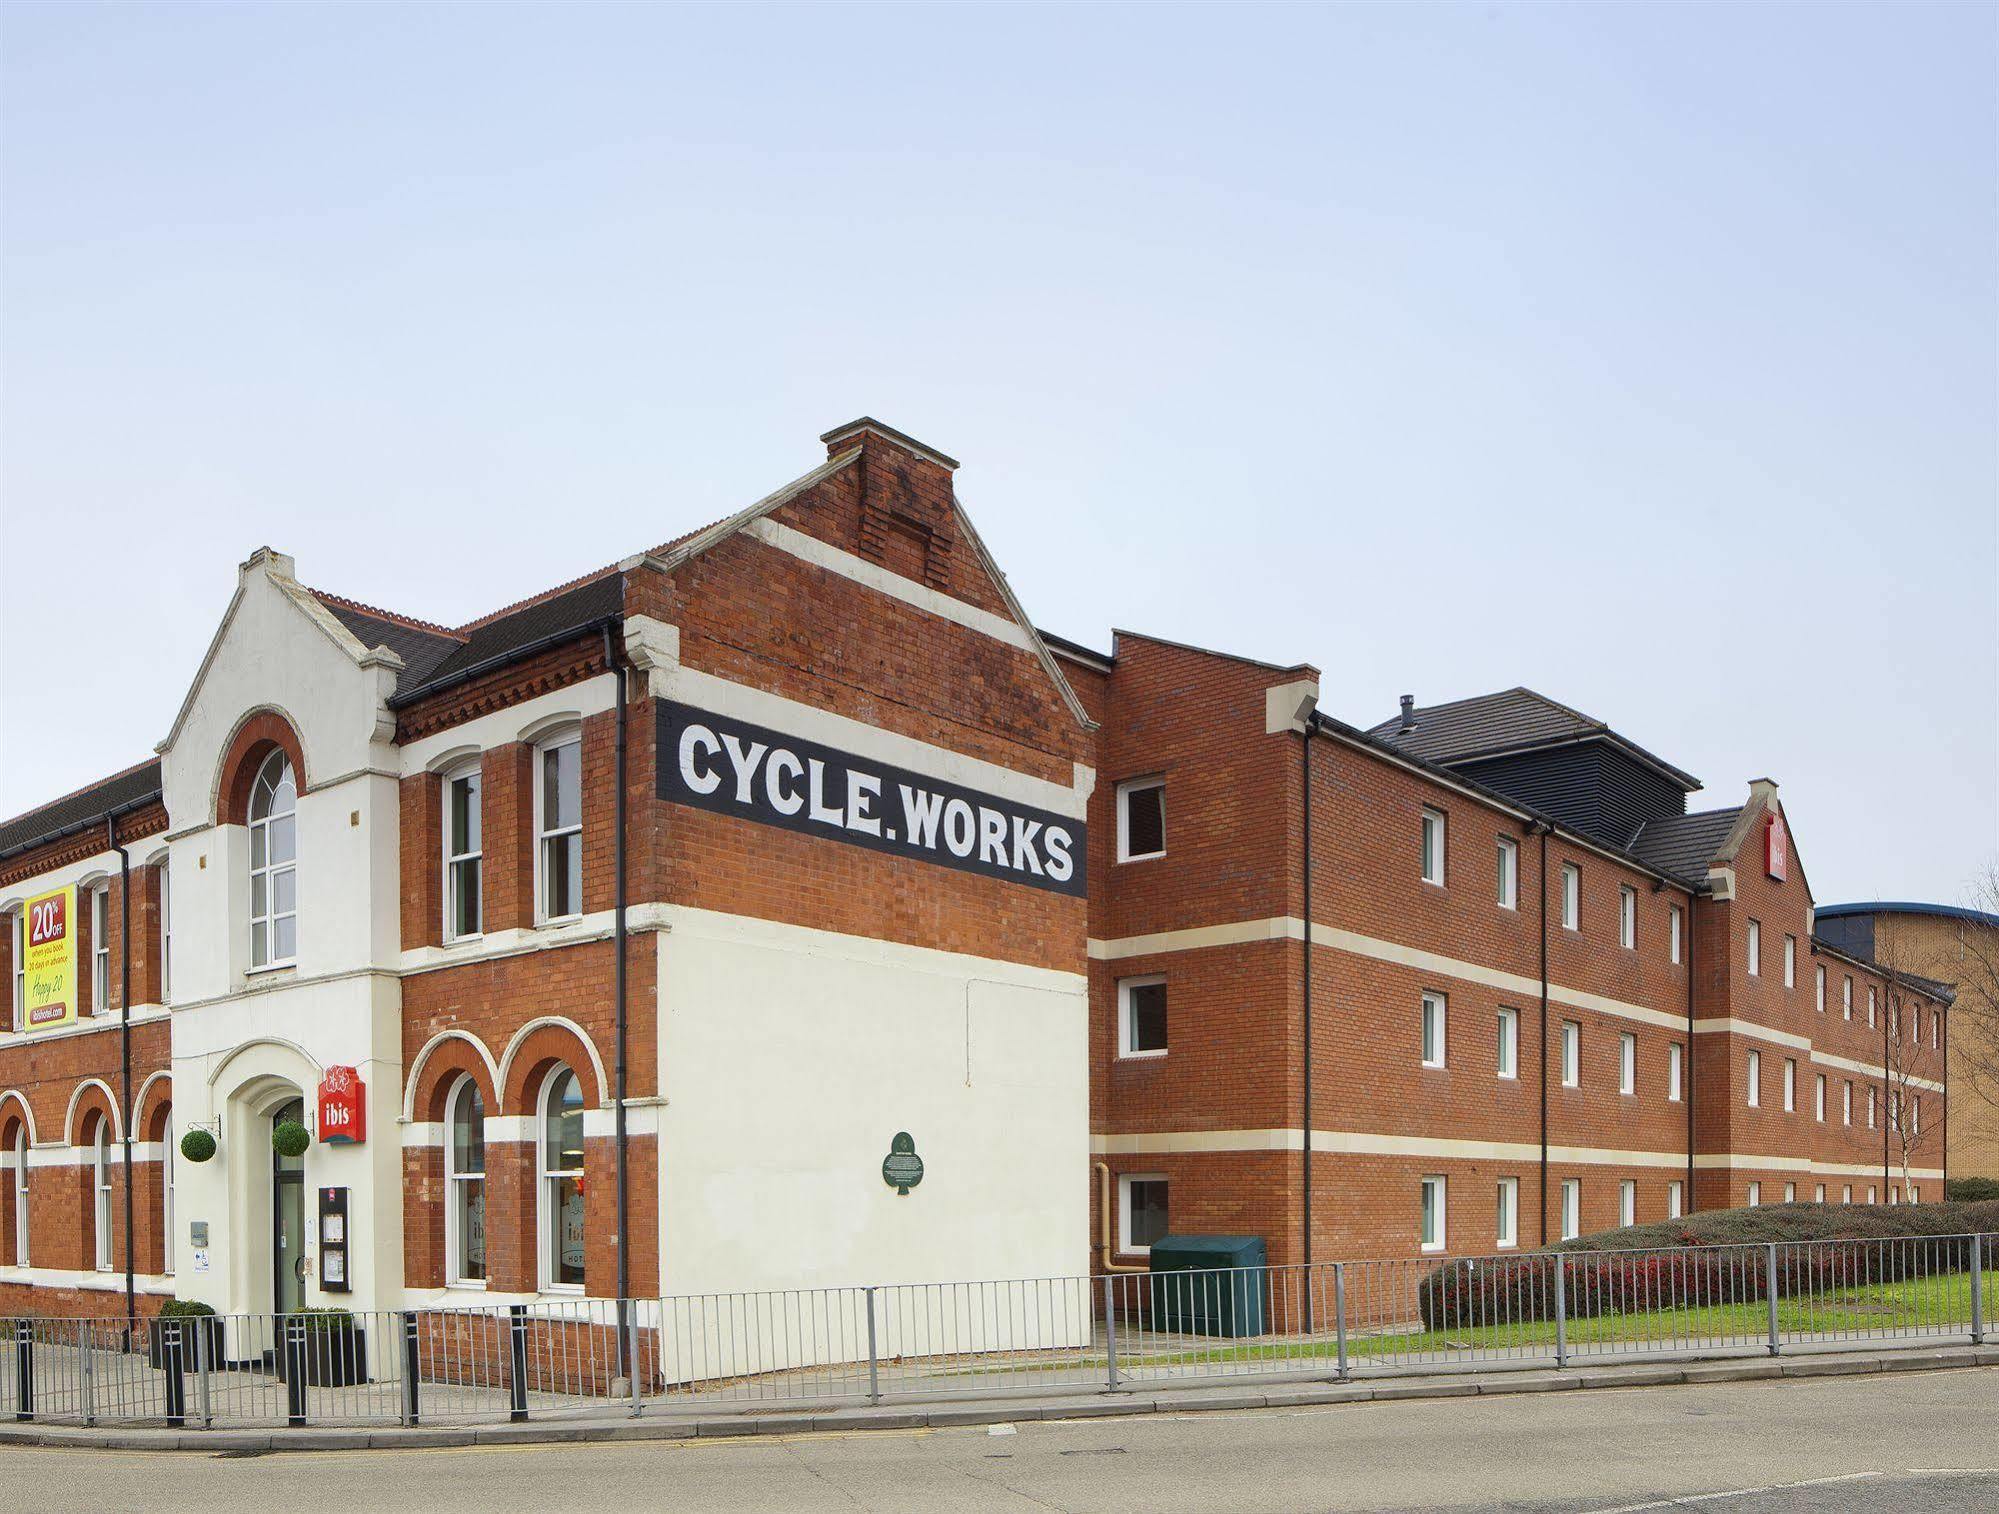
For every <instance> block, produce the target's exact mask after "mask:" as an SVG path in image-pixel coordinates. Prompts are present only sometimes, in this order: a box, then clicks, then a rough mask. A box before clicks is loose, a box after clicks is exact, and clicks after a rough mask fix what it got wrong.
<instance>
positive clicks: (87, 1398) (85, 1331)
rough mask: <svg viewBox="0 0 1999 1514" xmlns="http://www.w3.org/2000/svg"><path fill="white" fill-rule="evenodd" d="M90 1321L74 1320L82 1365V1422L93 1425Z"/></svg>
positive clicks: (94, 1368) (94, 1396)
mask: <svg viewBox="0 0 1999 1514" xmlns="http://www.w3.org/2000/svg"><path fill="white" fill-rule="evenodd" d="M90 1341H91V1334H90V1321H89V1320H78V1321H77V1322H76V1350H77V1357H78V1359H79V1360H80V1361H81V1363H82V1365H83V1370H82V1373H81V1376H82V1378H83V1423H84V1424H85V1426H87V1427H88V1426H95V1425H96V1423H97V1357H96V1354H95V1353H94V1352H92V1350H91V1349H90Z"/></svg>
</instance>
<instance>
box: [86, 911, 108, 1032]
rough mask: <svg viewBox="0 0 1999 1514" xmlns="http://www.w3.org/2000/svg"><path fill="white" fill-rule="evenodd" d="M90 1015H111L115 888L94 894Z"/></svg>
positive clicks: (91, 917) (91, 932) (91, 934)
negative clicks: (112, 891)
mask: <svg viewBox="0 0 1999 1514" xmlns="http://www.w3.org/2000/svg"><path fill="white" fill-rule="evenodd" d="M90 1012H91V1013H92V1014H93V1015H107V1014H109V1013H111V885H110V884H108V883H100V884H98V885H97V887H95V888H93V889H92V890H91V891H90Z"/></svg>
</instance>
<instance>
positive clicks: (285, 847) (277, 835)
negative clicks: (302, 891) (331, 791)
mask: <svg viewBox="0 0 1999 1514" xmlns="http://www.w3.org/2000/svg"><path fill="white" fill-rule="evenodd" d="M297 955H298V780H297V778H295V777H294V776H293V774H292V764H291V759H290V758H289V757H287V756H285V754H284V753H283V752H273V753H271V756H270V759H269V760H268V761H267V762H265V764H264V766H263V769H262V770H261V771H260V772H259V773H258V774H257V782H256V786H255V787H254V788H252V789H251V790H250V965H251V966H252V967H276V966H278V965H279V964H281V963H285V962H290V961H291V960H292V959H293V958H295V957H296V956H297Z"/></svg>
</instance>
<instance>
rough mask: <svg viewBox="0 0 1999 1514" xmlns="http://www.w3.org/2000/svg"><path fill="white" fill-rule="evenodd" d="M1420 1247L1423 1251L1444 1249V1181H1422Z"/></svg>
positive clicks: (1434, 1178)
mask: <svg viewBox="0 0 1999 1514" xmlns="http://www.w3.org/2000/svg"><path fill="white" fill-rule="evenodd" d="M1421 1235H1422V1246H1423V1249H1424V1250H1425V1251H1442V1250H1443V1249H1444V1180H1443V1179H1442V1178H1441V1177H1435V1176H1432V1177H1426V1178H1424V1179H1423V1217H1422V1229H1421Z"/></svg>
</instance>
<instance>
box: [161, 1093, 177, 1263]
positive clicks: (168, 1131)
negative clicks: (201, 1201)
mask: <svg viewBox="0 0 1999 1514" xmlns="http://www.w3.org/2000/svg"><path fill="white" fill-rule="evenodd" d="M176 1155H177V1153H176V1152H175V1151H174V1115H173V1111H172V1110H171V1109H169V1110H168V1111H167V1117H166V1119H165V1120H163V1121H161V1123H160V1271H161V1272H163V1273H165V1274H166V1275H167V1276H168V1277H172V1276H173V1271H174V1157H175V1156H176Z"/></svg>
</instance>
